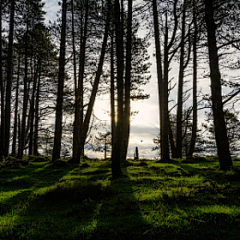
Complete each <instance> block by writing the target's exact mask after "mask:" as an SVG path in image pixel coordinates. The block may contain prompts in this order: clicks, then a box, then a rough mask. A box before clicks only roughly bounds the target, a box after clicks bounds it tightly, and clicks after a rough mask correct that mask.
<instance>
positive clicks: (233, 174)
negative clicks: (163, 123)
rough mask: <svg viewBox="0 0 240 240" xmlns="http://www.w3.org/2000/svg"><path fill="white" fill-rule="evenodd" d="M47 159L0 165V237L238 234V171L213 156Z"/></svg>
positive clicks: (238, 166) (238, 163)
mask: <svg viewBox="0 0 240 240" xmlns="http://www.w3.org/2000/svg"><path fill="white" fill-rule="evenodd" d="M130 163H131V165H130V166H128V167H126V168H123V172H124V177H122V178H120V179H118V180H112V178H111V163H110V161H95V160H94V161H93V160H86V161H85V162H84V163H82V164H80V165H66V164H65V162H63V163H62V164H51V163H49V162H48V161H46V159H45V158H43V157H42V158H38V159H35V158H34V157H31V161H30V162H29V164H28V165H27V166H20V167H18V168H4V169H2V170H1V171H0V184H1V185H0V239H31V240H32V239H97V240H100V239H104V240H105V239H114V240H115V239H178V240H179V239H184V240H187V239H189V240H190V239H191V240H192V239H239V227H240V182H239V180H240V177H239V173H238V172H237V171H236V170H239V169H240V161H239V159H234V167H235V170H231V171H228V172H223V171H219V170H218V162H217V161H216V159H212V158H209V159H201V158H200V159H197V160H193V161H192V160H191V161H190V160H182V161H181V160H176V159H175V160H174V161H172V162H171V163H161V162H159V163H157V162H155V161H147V160H146V161H142V162H136V161H132V162H130Z"/></svg>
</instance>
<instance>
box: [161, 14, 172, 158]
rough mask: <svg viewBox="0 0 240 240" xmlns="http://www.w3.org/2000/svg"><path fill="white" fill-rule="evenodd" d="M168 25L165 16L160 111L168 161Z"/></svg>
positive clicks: (163, 141)
mask: <svg viewBox="0 0 240 240" xmlns="http://www.w3.org/2000/svg"><path fill="white" fill-rule="evenodd" d="M168 50H169V46H168V25H167V14H166V24H165V40H164V78H163V82H162V89H163V90H162V93H163V110H162V114H163V117H162V132H163V133H162V156H161V157H162V160H164V161H168V160H169V158H170V157H169V141H168V134H169V132H168V127H169V123H168V122H169V115H168V71H169V69H168V68H169V61H168Z"/></svg>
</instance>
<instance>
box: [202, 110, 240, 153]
mask: <svg viewBox="0 0 240 240" xmlns="http://www.w3.org/2000/svg"><path fill="white" fill-rule="evenodd" d="M224 119H225V123H226V129H227V136H228V140H229V149H230V154H231V156H237V155H238V154H239V152H240V151H239V139H240V121H239V119H238V112H234V111H229V110H224ZM203 127H204V129H205V131H207V133H209V134H207V133H206V134H205V135H206V140H205V142H206V144H205V151H206V152H209V153H211V154H213V153H216V152H217V146H216V140H215V132H214V131H215V130H214V125H213V114H212V112H209V113H208V114H207V119H206V123H204V124H203Z"/></svg>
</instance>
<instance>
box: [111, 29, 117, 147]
mask: <svg viewBox="0 0 240 240" xmlns="http://www.w3.org/2000/svg"><path fill="white" fill-rule="evenodd" d="M113 40H114V35H113V32H112V35H111V57H110V58H111V89H110V102H111V129H112V149H113V145H114V139H115V136H116V126H115V95H114V92H115V91H114V82H115V81H114V79H115V78H114V42H113Z"/></svg>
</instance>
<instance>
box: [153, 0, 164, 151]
mask: <svg viewBox="0 0 240 240" xmlns="http://www.w3.org/2000/svg"><path fill="white" fill-rule="evenodd" d="M152 7H153V20H154V39H155V50H156V61H157V77H158V102H159V118H160V119H159V120H160V149H161V150H160V153H161V155H162V152H163V151H162V139H163V136H162V134H163V91H162V84H163V71H162V56H161V45H160V33H159V21H158V9H157V2H156V0H153V1H152Z"/></svg>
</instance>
